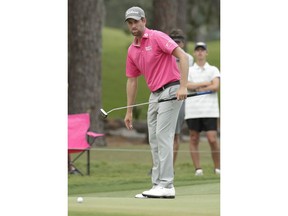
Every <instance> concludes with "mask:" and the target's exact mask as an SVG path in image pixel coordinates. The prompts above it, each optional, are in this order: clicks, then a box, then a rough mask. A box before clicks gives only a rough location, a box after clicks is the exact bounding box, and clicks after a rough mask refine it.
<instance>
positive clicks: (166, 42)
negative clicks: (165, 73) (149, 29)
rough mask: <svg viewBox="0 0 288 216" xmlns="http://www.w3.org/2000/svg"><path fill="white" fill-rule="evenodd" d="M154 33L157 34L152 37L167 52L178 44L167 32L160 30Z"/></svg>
mask: <svg viewBox="0 0 288 216" xmlns="http://www.w3.org/2000/svg"><path fill="white" fill-rule="evenodd" d="M155 34H157V36H156V37H154V38H155V40H156V41H157V44H158V46H159V47H160V49H161V50H162V51H163V52H165V53H167V54H172V52H173V50H174V49H175V48H176V47H178V44H177V43H176V42H175V41H174V40H172V39H171V38H170V37H169V36H168V35H167V34H165V33H163V32H160V31H155Z"/></svg>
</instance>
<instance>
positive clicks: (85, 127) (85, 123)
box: [68, 113, 104, 175]
mask: <svg viewBox="0 0 288 216" xmlns="http://www.w3.org/2000/svg"><path fill="white" fill-rule="evenodd" d="M89 128H90V115H89V113H80V114H70V115H68V156H70V154H75V153H76V154H78V155H77V156H76V157H75V158H74V159H73V160H72V161H70V163H72V164H73V167H74V168H75V170H76V171H77V172H79V173H80V174H81V175H83V173H82V172H81V171H80V170H79V169H77V168H76V167H75V165H74V162H75V161H76V160H77V159H78V158H79V157H80V156H81V155H82V154H84V153H85V152H86V153H87V156H86V157H87V163H86V165H87V175H90V148H91V145H92V143H93V142H94V141H95V139H96V138H97V137H100V136H104V134H98V133H94V132H92V131H89ZM68 162H69V161H68Z"/></svg>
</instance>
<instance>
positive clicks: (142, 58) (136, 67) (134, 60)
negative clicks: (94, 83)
mask: <svg viewBox="0 0 288 216" xmlns="http://www.w3.org/2000/svg"><path fill="white" fill-rule="evenodd" d="M177 46H178V45H177V43H175V42H174V41H173V40H172V39H171V38H170V37H169V36H168V35H166V34H165V33H163V32H160V31H156V30H150V29H148V28H146V29H145V32H144V35H143V37H142V40H141V45H140V46H139V45H136V44H135V41H134V42H133V43H132V44H131V45H130V47H129V48H128V55H127V59H126V76H127V77H137V76H140V75H141V74H143V75H144V77H145V80H146V83H147V85H148V87H149V89H150V91H151V92H153V91H156V90H157V89H159V88H161V87H162V86H163V85H165V84H167V83H170V82H173V81H177V80H180V72H179V70H178V67H177V63H176V60H175V57H174V56H173V55H172V52H173V50H174V49H175V48H176V47H177Z"/></svg>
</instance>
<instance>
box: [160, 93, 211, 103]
mask: <svg viewBox="0 0 288 216" xmlns="http://www.w3.org/2000/svg"><path fill="white" fill-rule="evenodd" d="M211 93H212V91H204V92H193V93H191V94H188V95H187V97H194V96H198V95H205V94H211ZM176 99H177V97H172V98H167V99H160V100H159V101H158V103H161V102H166V101H171V100H176Z"/></svg>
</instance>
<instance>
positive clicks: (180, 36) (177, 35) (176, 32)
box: [169, 29, 185, 42]
mask: <svg viewBox="0 0 288 216" xmlns="http://www.w3.org/2000/svg"><path fill="white" fill-rule="evenodd" d="M169 36H170V37H171V38H172V39H173V40H175V41H176V40H178V41H182V42H184V41H185V36H184V32H183V31H182V30H181V29H172V31H171V32H170V34H169Z"/></svg>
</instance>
